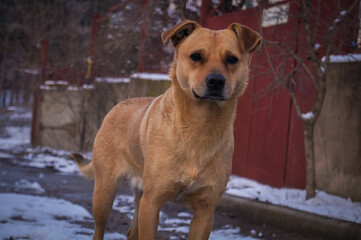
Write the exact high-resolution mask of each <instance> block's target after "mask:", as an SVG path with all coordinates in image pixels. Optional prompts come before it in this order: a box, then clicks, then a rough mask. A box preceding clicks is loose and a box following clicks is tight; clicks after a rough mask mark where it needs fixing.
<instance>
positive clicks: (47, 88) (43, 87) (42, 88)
mask: <svg viewBox="0 0 361 240" xmlns="http://www.w3.org/2000/svg"><path fill="white" fill-rule="evenodd" d="M40 89H41V90H48V91H50V90H57V89H56V87H50V86H48V85H40Z"/></svg>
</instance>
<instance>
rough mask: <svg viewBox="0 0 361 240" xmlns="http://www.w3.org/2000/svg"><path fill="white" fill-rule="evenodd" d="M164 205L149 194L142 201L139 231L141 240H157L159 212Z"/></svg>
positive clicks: (144, 195)
mask: <svg viewBox="0 0 361 240" xmlns="http://www.w3.org/2000/svg"><path fill="white" fill-rule="evenodd" d="M163 205H164V204H163V203H161V202H159V201H157V200H156V199H155V198H153V197H152V196H149V195H148V194H143V197H142V199H141V200H140V206H139V215H138V230H139V239H140V240H151V239H153V240H155V239H156V237H157V229H158V224H159V212H160V210H161V208H162V206H163Z"/></svg>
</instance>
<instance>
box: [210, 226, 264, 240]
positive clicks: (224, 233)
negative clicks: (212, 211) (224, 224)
mask: <svg viewBox="0 0 361 240" xmlns="http://www.w3.org/2000/svg"><path fill="white" fill-rule="evenodd" d="M209 239H210V240H256V239H257V238H253V237H246V236H242V235H241V233H240V229H239V228H238V227H237V228H224V229H217V230H214V231H212V233H211V235H210V236H209Z"/></svg>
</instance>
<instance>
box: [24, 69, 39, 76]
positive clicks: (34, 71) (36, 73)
mask: <svg viewBox="0 0 361 240" xmlns="http://www.w3.org/2000/svg"><path fill="white" fill-rule="evenodd" d="M23 72H24V73H28V74H31V75H39V74H40V70H39V69H24V70H23Z"/></svg>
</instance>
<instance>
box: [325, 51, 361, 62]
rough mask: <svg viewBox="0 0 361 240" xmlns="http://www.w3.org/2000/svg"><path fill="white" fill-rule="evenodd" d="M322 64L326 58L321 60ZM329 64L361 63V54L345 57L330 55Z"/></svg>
mask: <svg viewBox="0 0 361 240" xmlns="http://www.w3.org/2000/svg"><path fill="white" fill-rule="evenodd" d="M321 61H322V62H325V61H326V56H323V57H322V58H321ZM330 62H339V63H343V62H361V53H353V54H351V53H349V54H346V55H330Z"/></svg>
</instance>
